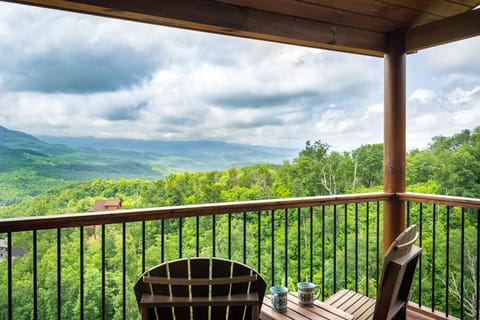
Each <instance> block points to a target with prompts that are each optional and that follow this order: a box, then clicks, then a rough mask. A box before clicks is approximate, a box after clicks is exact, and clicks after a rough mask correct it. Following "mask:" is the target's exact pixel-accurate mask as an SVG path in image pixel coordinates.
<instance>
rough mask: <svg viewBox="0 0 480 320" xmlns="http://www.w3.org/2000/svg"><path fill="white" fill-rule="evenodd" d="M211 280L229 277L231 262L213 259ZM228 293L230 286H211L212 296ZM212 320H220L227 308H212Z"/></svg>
mask: <svg viewBox="0 0 480 320" xmlns="http://www.w3.org/2000/svg"><path fill="white" fill-rule="evenodd" d="M212 262H213V264H212V278H224V277H230V276H231V273H232V261H230V260H223V259H215V260H212ZM229 292H230V284H218V285H214V286H212V296H214V297H215V296H225V295H228V294H229ZM210 314H211V317H212V319H221V318H222V317H225V315H226V314H227V307H224V306H212V308H211V310H210Z"/></svg>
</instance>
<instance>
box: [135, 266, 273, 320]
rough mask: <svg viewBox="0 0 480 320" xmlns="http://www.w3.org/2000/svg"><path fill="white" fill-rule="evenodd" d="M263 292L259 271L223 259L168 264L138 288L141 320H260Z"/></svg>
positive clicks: (146, 275)
mask: <svg viewBox="0 0 480 320" xmlns="http://www.w3.org/2000/svg"><path fill="white" fill-rule="evenodd" d="M265 289H266V283H265V281H264V280H263V278H262V277H261V276H260V275H259V274H258V273H257V272H256V271H255V270H253V269H252V268H250V267H248V266H246V265H244V264H241V263H238V262H235V261H231V260H226V259H220V258H185V259H178V260H174V261H170V262H165V263H162V264H159V265H157V266H155V267H153V268H151V269H150V270H148V271H146V272H144V273H143V274H142V276H140V278H139V279H138V280H137V282H136V283H135V286H134V290H135V296H136V299H137V303H138V306H139V309H140V312H141V314H142V319H174V318H176V319H231V320H237V319H238V320H239V319H245V320H247V319H252V320H253V319H255V320H256V319H258V315H259V314H260V308H261V306H262V302H263V297H264V295H265ZM209 314H210V317H209ZM227 316H228V317H227Z"/></svg>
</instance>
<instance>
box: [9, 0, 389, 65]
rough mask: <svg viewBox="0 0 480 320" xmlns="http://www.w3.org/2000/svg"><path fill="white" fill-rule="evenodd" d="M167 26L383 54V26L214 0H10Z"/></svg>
mask: <svg viewBox="0 0 480 320" xmlns="http://www.w3.org/2000/svg"><path fill="white" fill-rule="evenodd" d="M8 1H9V2H15V3H22V4H28V5H36V6H41V7H47V8H55V9H63V10H68V11H75V12H81V13H88V14H94V15H100V16H106V17H113V18H120V19H126V20H133V21H139V22H146V23H151V24H158V25H164V26H172V27H178V28H184V29H191V30H198V31H206V32H213V33H219V34H226V35H233V36H239V37H246V38H252V39H259V40H267V41H274V42H281V43H288V44H294V45H301V46H308V47H315V48H322V49H329V50H335V51H343V52H350V53H358V54H365V55H371V56H379V57H383V55H384V51H385V35H384V34H383V33H380V32H373V31H368V30H363V29H360V28H355V27H347V26H342V25H336V24H332V23H322V22H318V21H315V20H310V19H303V18H298V17H293V16H289V15H284V14H277V13H272V12H267V11H262V10H257V9H252V8H246V7H240V6H236V5H231V4H226V3H220V2H217V1H212V0H161V1H159V0H136V1H129V0H71V1H65V0H8Z"/></svg>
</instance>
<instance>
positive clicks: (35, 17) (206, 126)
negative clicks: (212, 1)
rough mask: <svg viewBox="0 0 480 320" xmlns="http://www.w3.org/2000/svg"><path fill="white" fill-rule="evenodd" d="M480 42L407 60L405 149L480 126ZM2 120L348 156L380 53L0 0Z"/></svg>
mask: <svg viewBox="0 0 480 320" xmlns="http://www.w3.org/2000/svg"><path fill="white" fill-rule="evenodd" d="M478 48H480V37H478V38H476V39H470V40H465V41H461V42H457V43H454V44H450V45H447V46H442V47H438V48H435V49H430V50H425V51H422V52H420V53H417V54H413V55H409V56H408V58H407V68H408V69H407V75H408V78H407V98H408V100H407V104H408V107H407V117H408V118H407V126H408V128H407V130H408V136H407V148H408V149H411V148H424V147H426V146H427V144H428V143H429V142H430V140H431V138H432V137H433V136H436V135H452V134H453V133H456V132H459V131H460V130H463V129H473V128H475V127H477V126H479V125H480V63H479V61H478ZM0 55H1V59H0V125H1V126H4V127H7V128H9V129H12V130H20V131H24V132H27V133H30V134H33V135H51V136H96V137H122V138H135V139H168V140H200V139H202V140H221V141H226V142H238V143H246V144H260V145H270V146H279V147H282V146H284V147H293V148H298V149H301V148H303V146H304V145H305V142H306V141H307V140H311V141H316V140H321V141H322V142H325V143H328V144H329V145H330V146H331V149H332V150H351V149H354V148H357V147H359V146H360V145H361V144H368V143H380V142H382V141H383V59H379V58H370V57H362V56H358V55H352V54H339V53H334V52H329V51H325V50H317V49H308V48H301V47H296V46H289V45H281V44H275V43H269V42H262V41H254V40H247V39H238V38H231V37H226V36H220V35H212V34H206V33H199V32H193V31H185V30H179V29H173V28H166V27H159V26H152V25H147V24H140V23H134V22H126V21H119V20H114V19H105V18H98V17H93V16H87V15H80V14H74V13H66V12H62V11H54V10H47V9H40V8H34V7H26V6H21V5H16V4H9V3H4V2H0Z"/></svg>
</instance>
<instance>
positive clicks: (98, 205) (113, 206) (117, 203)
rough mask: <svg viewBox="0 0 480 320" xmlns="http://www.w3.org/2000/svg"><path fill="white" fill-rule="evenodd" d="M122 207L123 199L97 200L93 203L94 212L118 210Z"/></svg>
mask: <svg viewBox="0 0 480 320" xmlns="http://www.w3.org/2000/svg"><path fill="white" fill-rule="evenodd" d="M121 208H122V201H121V200H95V204H94V205H93V210H92V211H94V212H98V211H107V210H118V209H121Z"/></svg>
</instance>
